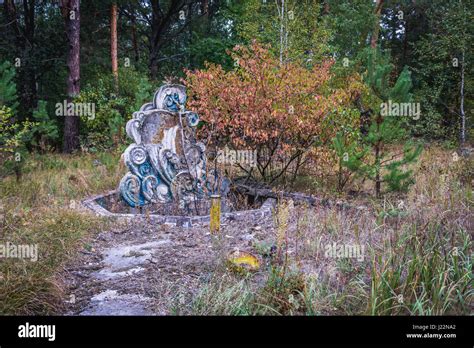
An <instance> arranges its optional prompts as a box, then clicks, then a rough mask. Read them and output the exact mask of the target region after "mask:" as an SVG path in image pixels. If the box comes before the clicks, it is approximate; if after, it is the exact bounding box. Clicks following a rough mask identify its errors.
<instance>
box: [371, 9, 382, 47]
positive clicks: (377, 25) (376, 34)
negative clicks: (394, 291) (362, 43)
mask: <svg viewBox="0 0 474 348" xmlns="http://www.w3.org/2000/svg"><path fill="white" fill-rule="evenodd" d="M382 6H383V0H377V2H376V4H375V16H376V20H375V26H374V32H373V33H372V39H371V40H370V47H372V48H376V47H377V42H378V40H379V32H380V16H381V14H382Z"/></svg>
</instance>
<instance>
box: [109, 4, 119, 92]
mask: <svg viewBox="0 0 474 348" xmlns="http://www.w3.org/2000/svg"><path fill="white" fill-rule="evenodd" d="M110 56H111V58H112V74H113V75H114V82H115V91H116V92H117V91H118V61H117V3H116V2H115V1H114V2H113V3H112V6H111V7H110Z"/></svg>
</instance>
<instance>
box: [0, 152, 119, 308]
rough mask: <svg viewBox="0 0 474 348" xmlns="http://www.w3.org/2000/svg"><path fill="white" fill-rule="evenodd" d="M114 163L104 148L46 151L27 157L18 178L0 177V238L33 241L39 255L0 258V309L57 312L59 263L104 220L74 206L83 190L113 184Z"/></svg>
mask: <svg viewBox="0 0 474 348" xmlns="http://www.w3.org/2000/svg"><path fill="white" fill-rule="evenodd" d="M97 161H99V162H97ZM117 163H118V156H116V155H109V154H99V155H97V156H92V155H81V156H79V155H77V156H70V157H68V156H62V155H52V154H48V155H44V156H36V157H34V158H31V159H30V160H29V161H28V162H27V163H26V165H25V168H24V174H23V176H22V179H21V181H20V182H17V181H16V180H15V178H14V177H7V178H5V179H3V180H2V181H1V183H0V210H1V211H0V214H1V218H0V227H1V229H0V243H2V244H6V243H7V242H8V243H11V244H14V245H22V244H28V245H32V244H36V245H37V247H38V254H39V255H38V261H37V262H32V261H30V260H28V259H16V258H7V259H2V261H1V263H0V278H1V281H0V314H52V313H58V312H60V310H61V306H62V299H63V286H62V285H63V282H62V279H61V275H60V274H61V271H62V268H63V267H64V265H65V264H66V263H67V261H68V260H70V259H71V258H72V257H74V255H76V253H77V252H78V251H79V250H81V249H83V248H84V246H87V243H88V242H87V241H88V239H89V237H90V236H91V234H93V233H95V232H96V231H98V230H100V229H101V228H102V227H103V226H104V225H105V223H106V222H105V221H102V220H100V219H98V218H95V217H93V216H91V215H90V214H87V215H85V213H82V212H80V211H78V210H77V209H76V208H77V207H78V205H79V202H80V200H81V199H83V198H84V197H85V196H87V195H89V194H92V193H95V192H102V191H104V190H109V189H111V188H113V187H115V186H116V185H117V182H118V180H120V177H121V175H122V173H121V172H120V169H118V167H117Z"/></svg>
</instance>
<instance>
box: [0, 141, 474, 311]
mask: <svg viewBox="0 0 474 348" xmlns="http://www.w3.org/2000/svg"><path fill="white" fill-rule="evenodd" d="M451 152H452V151H446V150H443V149H441V148H439V147H431V148H428V149H426V151H424V153H423V155H422V158H421V160H420V162H419V163H418V164H417V167H416V168H415V169H416V184H415V185H414V186H413V187H412V188H411V189H410V191H409V192H408V194H406V195H404V196H399V195H393V196H387V197H385V199H383V200H373V199H371V198H364V199H362V200H361V201H360V202H357V203H358V204H359V203H360V204H364V205H366V206H367V207H368V208H367V209H364V210H362V213H360V212H357V213H343V212H340V211H338V210H336V209H325V210H322V209H312V208H309V207H305V206H294V207H293V206H292V205H291V204H289V203H288V202H280V204H279V209H278V211H277V212H276V214H275V221H276V225H275V235H274V237H273V239H272V241H273V243H274V244H275V245H276V246H278V249H277V252H276V253H275V254H274V255H272V256H271V257H270V261H269V262H268V263H267V264H265V267H264V269H263V270H262V272H263V273H264V279H263V281H261V282H255V281H254V279H253V278H254V275H253V274H252V273H250V274H241V273H238V274H236V273H234V272H229V271H228V269H227V268H226V267H225V265H224V261H223V263H222V265H221V267H218V268H217V269H216V271H215V273H214V276H213V277H212V279H210V280H209V281H208V282H206V284H205V285H203V286H202V287H201V288H199V289H197V290H196V291H194V292H192V293H191V294H190V293H187V292H186V291H185V290H184V289H183V290H182V291H180V289H179V284H177V286H178V288H177V290H176V291H174V294H175V295H174V296H173V299H172V301H171V307H172V313H175V314H244V315H245V314H370V315H372V314H374V315H384V314H394V315H396V314H421V315H439V314H469V313H470V312H471V309H472V295H473V290H472V235H471V233H472V231H473V219H472V217H473V216H472V205H473V196H472V178H473V173H472V171H473V162H472V160H470V161H469V160H466V159H461V160H459V161H453V160H452V156H451ZM119 157H120V156H119V154H118V153H103V154H96V155H76V156H71V157H65V156H61V155H51V154H49V155H43V156H36V157H33V158H30V159H29V160H28V162H27V164H26V165H25V168H24V175H23V177H22V179H21V182H19V183H18V182H16V180H15V178H14V177H7V178H5V179H2V181H1V183H0V199H1V201H0V203H1V205H0V209H1V212H0V213H1V219H0V224H1V225H0V226H1V232H0V242H1V243H4V242H6V241H9V242H11V243H15V244H34V243H37V244H38V249H39V255H40V257H39V260H38V262H31V261H28V260H18V259H4V260H2V261H1V263H0V280H1V281H0V314H50V313H60V312H61V310H62V304H61V303H62V301H61V300H62V299H63V297H64V291H63V288H64V287H63V284H64V282H63V279H61V271H62V269H63V267H65V265H67V263H68V261H70V260H71V259H72V258H74V257H75V256H76V255H77V253H78V252H79V250H80V249H84V248H86V249H87V247H88V243H89V242H88V241H89V239H90V238H91V236H93V235H94V234H95V233H97V232H98V231H100V230H103V229H106V228H107V227H108V226H107V224H108V223H107V222H106V221H103V220H100V219H98V218H95V217H93V216H91V215H90V214H87V213H86V212H80V211H78V210H76V209H74V208H75V206H76V205H77V204H78V202H79V200H80V199H83V198H84V197H86V196H88V195H91V194H96V193H101V192H104V191H107V190H110V189H113V188H115V187H116V186H117V184H118V182H119V180H120V178H121V177H122V175H123V173H124V168H123V167H120V166H119V165H118V163H119ZM341 241H344V242H345V243H353V244H358V245H364V246H365V252H364V256H365V257H364V260H363V261H362V262H359V261H357V260H354V259H348V258H327V257H325V255H324V249H322V246H324V245H328V244H330V243H333V242H336V243H337V242H341ZM268 249H269V245H266V244H265V245H264V244H255V245H254V246H253V250H254V251H255V252H256V253H260V254H261V255H260V256H262V257H263V255H264V254H268V253H269V250H268ZM308 260H310V262H309V261H308ZM321 269H324V272H322V273H321V272H319V273H318V272H317V271H316V270H321ZM321 274H323V276H321Z"/></svg>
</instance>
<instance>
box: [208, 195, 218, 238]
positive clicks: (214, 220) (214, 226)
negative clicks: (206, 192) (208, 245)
mask: <svg viewBox="0 0 474 348" xmlns="http://www.w3.org/2000/svg"><path fill="white" fill-rule="evenodd" d="M220 227H221V196H219V195H212V196H211V221H210V223H209V228H210V230H211V233H217V232H219V230H220Z"/></svg>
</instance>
